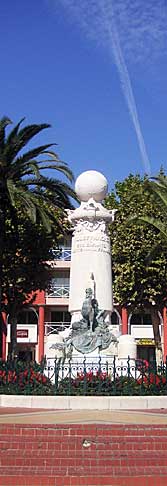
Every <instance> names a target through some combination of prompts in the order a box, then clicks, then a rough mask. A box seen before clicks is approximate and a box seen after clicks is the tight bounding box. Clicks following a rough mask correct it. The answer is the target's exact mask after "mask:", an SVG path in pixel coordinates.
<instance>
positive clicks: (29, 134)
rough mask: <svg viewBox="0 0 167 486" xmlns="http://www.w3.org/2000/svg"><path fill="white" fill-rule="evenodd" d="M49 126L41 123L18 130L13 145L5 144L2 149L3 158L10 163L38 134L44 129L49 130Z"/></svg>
mask: <svg viewBox="0 0 167 486" xmlns="http://www.w3.org/2000/svg"><path fill="white" fill-rule="evenodd" d="M49 127H50V125H49V124H47V123H43V124H41V125H28V126H26V127H24V128H22V130H20V131H19V132H18V133H17V135H16V137H15V141H14V142H13V143H10V144H8V143H6V144H5V147H4V153H3V155H4V157H5V158H6V159H7V160H8V162H11V161H12V160H13V159H14V158H15V157H16V155H17V154H18V153H19V152H20V150H22V149H23V148H24V146H25V145H26V144H27V143H28V142H29V141H30V140H31V139H32V138H33V137H34V136H35V135H37V134H38V133H40V132H41V131H42V130H44V129H45V128H49Z"/></svg>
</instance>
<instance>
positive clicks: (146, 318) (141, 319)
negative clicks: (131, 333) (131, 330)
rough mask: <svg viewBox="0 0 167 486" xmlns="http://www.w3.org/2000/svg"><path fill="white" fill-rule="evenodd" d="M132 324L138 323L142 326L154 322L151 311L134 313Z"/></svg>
mask: <svg viewBox="0 0 167 486" xmlns="http://www.w3.org/2000/svg"><path fill="white" fill-rule="evenodd" d="M130 323H131V325H133V324H136V325H141V326H148V325H151V324H152V319H151V314H150V313H144V314H141V313H140V314H139V313H138V314H137V313H135V314H132V317H131V320H130Z"/></svg>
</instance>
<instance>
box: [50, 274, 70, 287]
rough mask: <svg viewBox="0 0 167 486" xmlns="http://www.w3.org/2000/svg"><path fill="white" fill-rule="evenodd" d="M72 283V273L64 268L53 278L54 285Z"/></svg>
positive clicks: (59, 285)
mask: <svg viewBox="0 0 167 486" xmlns="http://www.w3.org/2000/svg"><path fill="white" fill-rule="evenodd" d="M69 283H70V274H69V272H68V271H67V270H63V271H61V272H57V273H56V275H55V277H54V278H52V285H55V286H56V287H61V286H62V285H67V286H68V285H69Z"/></svg>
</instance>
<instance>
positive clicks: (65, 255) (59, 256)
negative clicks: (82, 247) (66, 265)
mask: <svg viewBox="0 0 167 486" xmlns="http://www.w3.org/2000/svg"><path fill="white" fill-rule="evenodd" d="M52 255H53V259H54V260H62V261H66V262H67V261H70V260H71V248H60V249H59V250H54V248H52Z"/></svg>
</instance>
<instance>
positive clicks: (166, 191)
mask: <svg viewBox="0 0 167 486" xmlns="http://www.w3.org/2000/svg"><path fill="white" fill-rule="evenodd" d="M144 190H145V191H146V193H147V194H148V196H149V197H150V196H151V199H152V202H153V204H154V208H156V212H155V210H154V214H155V215H154V216H152V215H144V214H143V215H140V216H138V215H134V216H133V217H131V218H129V220H128V223H130V224H133V223H134V222H135V223H138V224H139V225H140V223H146V224H149V225H151V226H153V227H154V228H155V229H156V230H157V235H159V236H160V237H161V241H162V243H161V246H162V245H164V248H167V177H166V176H165V175H164V173H163V170H160V173H159V175H158V176H157V177H152V178H150V179H146V180H145V181H144ZM159 245H160V243H157V241H156V240H155V244H154V245H153V247H152V250H151V251H150V253H149V255H148V259H149V260H151V258H152V257H153V255H154V254H155V253H156V252H157V251H158V250H159ZM153 310H154V312H153V333H154V340H155V345H156V357H157V361H158V360H159V361H160V359H162V345H161V337H160V331H159V318H158V315H157V311H156V309H153ZM158 357H159V358H158Z"/></svg>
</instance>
